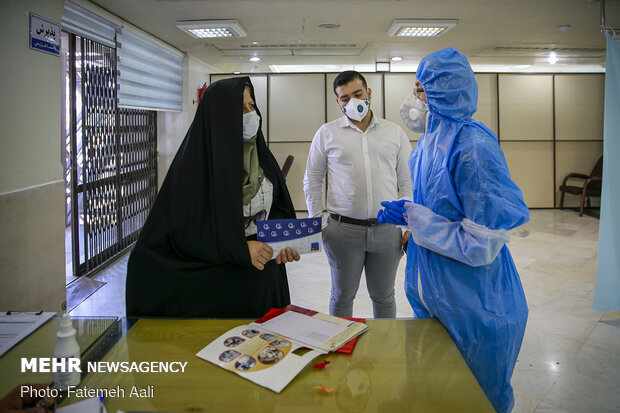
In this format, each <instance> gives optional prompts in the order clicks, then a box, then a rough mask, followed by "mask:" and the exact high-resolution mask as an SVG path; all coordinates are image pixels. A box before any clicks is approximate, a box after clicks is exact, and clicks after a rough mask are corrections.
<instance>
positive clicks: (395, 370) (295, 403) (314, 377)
mask: <svg viewBox="0 0 620 413" xmlns="http://www.w3.org/2000/svg"><path fill="white" fill-rule="evenodd" d="M99 322H100V321H99ZM246 323H248V320H176V319H139V320H131V319H129V320H127V319H123V320H119V321H118V322H116V323H111V325H109V326H108V327H107V328H106V329H104V330H105V331H103V332H100V333H99V334H98V337H96V338H94V339H93V340H92V341H93V342H92V343H89V344H88V345H89V346H90V347H91V349H90V351H89V352H90V353H91V355H90V356H89V360H100V361H104V362H111V361H125V362H128V363H126V365H131V363H132V362H137V363H141V362H163V363H166V364H168V365H170V364H171V363H173V362H174V363H175V364H174V365H175V366H176V367H175V370H177V372H168V373H165V372H152V371H151V372H136V371H132V372H125V373H121V372H118V373H109V372H108V373H101V372H96V373H95V372H90V373H87V372H86V371H84V377H83V379H82V382H81V384H80V386H79V387H78V389H94V391H96V390H97V389H107V390H108V391H109V392H108V393H109V394H108V397H107V398H106V399H105V406H106V409H107V411H108V412H116V411H117V410H123V411H154V412H155V411H160V412H229V411H230V412H244V411H247V412H256V411H259V412H318V411H333V412H384V411H385V412H405V411H407V412H411V411H414V412H442V413H445V412H493V411H494V410H493V408H492V406H491V404H490V402H489V401H488V399H487V398H486V396H485V395H484V393H483V391H482V389H481V388H480V385H479V384H478V382H477V381H476V379H475V378H474V376H473V374H472V373H471V371H470V370H469V368H468V367H467V365H466V364H465V361H464V360H463V358H462V357H461V355H460V353H459V351H458V350H457V348H456V346H455V345H454V342H453V341H452V339H451V338H450V336H449V335H448V333H447V331H446V330H445V329H444V328H443V326H442V325H441V324H440V323H439V322H438V321H437V320H432V319H395V320H368V321H367V322H366V324H367V325H368V327H369V330H368V331H367V332H366V333H364V334H363V335H362V336H360V338H359V340H358V342H357V345H356V347H355V350H354V351H353V353H352V354H340V353H330V354H327V355H325V356H319V357H317V358H316V359H315V360H314V361H313V362H311V363H310V364H309V365H308V366H306V368H305V369H304V370H302V371H301V372H300V373H299V374H298V375H297V376H296V377H295V378H294V379H293V380H292V381H291V383H290V384H289V385H288V386H287V387H285V388H284V390H283V391H282V392H281V393H279V394H278V393H274V392H272V391H271V390H268V389H265V388H263V387H260V386H258V385H256V384H254V383H252V382H250V381H248V380H245V379H243V378H241V377H239V376H238V375H236V374H234V373H231V372H229V371H226V370H224V369H222V368H220V367H218V366H215V365H213V364H211V363H208V362H206V361H204V360H202V359H199V358H198V357H196V355H195V354H196V353H197V352H198V351H200V350H201V349H202V348H203V347H204V346H206V345H207V344H209V343H210V342H211V341H213V340H214V339H216V338H217V337H218V336H220V335H221V334H223V333H225V332H226V331H228V330H230V329H231V328H233V327H236V326H238V325H242V324H246ZM48 324H49V323H48ZM74 324H75V322H74ZM112 324H115V326H114V325H112ZM84 326H86V324H84ZM44 327H46V326H44ZM78 327H79V325H78ZM48 330H49V331H43V328H42V329H40V330H39V331H37V332H36V333H35V334H37V335H36V336H35V334H33V335H32V336H30V337H28V338H27V339H26V340H24V341H23V342H22V343H20V345H18V346H17V347H16V348H14V349H13V350H11V351H10V352H9V353H7V354H6V355H5V356H4V357H2V358H0V368H2V370H1V371H2V372H3V373H2V375H3V376H4V375H6V373H7V372H8V371H11V370H10V369H14V368H15V367H14V366H13V364H11V363H9V360H13V359H14V357H16V354H17V353H19V354H25V350H20V348H22V347H23V348H28V347H30V346H32V345H33V343H31V341H32V340H33V339H35V340H40V341H42V342H43V341H44V342H46V343H47V342H48V341H51V342H52V346H51V350H49V351H53V343H54V342H55V338H54V334H55V331H56V330H54V328H53V326H51V327H50V328H49V329H48ZM95 335H97V334H95ZM43 336H46V337H43ZM48 336H49V337H48ZM78 337H79V335H78ZM83 337H84V336H83ZM38 351H39V353H37V354H36V355H31V356H30V357H36V356H39V354H40V353H41V349H39V350H38ZM45 351H48V350H45ZM13 352H15V353H16V354H12V353H13ZM49 354H51V353H47V354H46V355H45V356H49ZM7 357H8V358H7ZM83 357H84V356H83ZM5 359H6V360H5ZM323 360H327V361H329V362H330V363H329V364H327V366H326V367H325V368H323V369H315V368H313V364H314V363H317V362H321V361H323ZM184 363H187V364H184ZM104 364H106V365H109V363H104ZM151 364H153V363H151ZM158 364H159V363H154V364H153V365H158ZM134 365H135V364H134ZM180 365H184V368H183V371H180V369H179V368H178V366H180ZM82 366H84V358H83V361H82ZM7 369H9V370H7ZM18 371H19V370H17V372H18ZM32 375H34V377H32ZM12 376H14V377H11V380H6V379H5V378H4V377H3V379H2V381H1V382H0V383H1V384H2V385H3V387H2V390H4V393H6V392H7V391H8V390H10V388H12V387H14V385H15V384H17V383H21V382H32V381H33V380H34V381H37V382H50V381H51V377H48V376H45V377H43V375H42V374H40V373H38V376H37V374H34V373H32V374H31V376H29V377H26V376H25V375H22V374H13V375H12ZM9 384H10V386H9ZM317 386H322V387H323V388H324V389H326V390H327V391H328V392H323V391H319V390H317V388H316V387H317ZM329 390H331V391H329ZM79 400H80V399H79V398H78V397H76V394H73V395H72V396H71V397H68V398H66V399H65V400H63V402H62V403H61V406H65V405H69V404H72V403H74V402H77V401H79Z"/></svg>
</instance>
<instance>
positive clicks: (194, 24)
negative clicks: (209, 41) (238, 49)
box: [176, 20, 247, 39]
mask: <svg viewBox="0 0 620 413" xmlns="http://www.w3.org/2000/svg"><path fill="white" fill-rule="evenodd" d="M176 26H177V27H178V28H179V29H181V30H183V31H184V32H187V33H189V35H190V36H192V37H196V38H198V39H205V38H218V37H246V36H247V33H246V32H245V29H244V28H243V27H242V26H241V24H239V22H238V21H237V20H186V21H178V22H176Z"/></svg>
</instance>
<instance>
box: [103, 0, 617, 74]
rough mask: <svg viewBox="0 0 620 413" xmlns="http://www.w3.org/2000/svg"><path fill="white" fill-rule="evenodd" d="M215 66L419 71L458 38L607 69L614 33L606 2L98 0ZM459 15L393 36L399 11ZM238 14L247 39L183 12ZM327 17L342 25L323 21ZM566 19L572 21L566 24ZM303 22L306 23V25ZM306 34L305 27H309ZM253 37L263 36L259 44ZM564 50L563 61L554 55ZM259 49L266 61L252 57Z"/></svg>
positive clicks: (525, 62)
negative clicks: (195, 33)
mask: <svg viewBox="0 0 620 413" xmlns="http://www.w3.org/2000/svg"><path fill="white" fill-rule="evenodd" d="M91 1H92V2H93V3H95V4H97V5H98V6H99V7H101V8H103V9H106V10H107V11H109V12H111V13H113V14H115V15H116V16H118V17H120V18H122V19H123V20H125V21H127V22H129V23H131V24H133V25H135V26H137V27H139V28H141V29H142V30H144V31H146V32H148V33H150V34H152V35H153V36H155V37H158V38H160V39H161V40H163V41H165V42H167V43H169V44H170V45H172V46H174V47H176V48H178V49H180V50H182V51H184V52H188V53H190V54H191V55H194V56H196V57H197V58H199V59H201V60H203V61H205V62H206V63H208V64H210V65H211V66H213V67H214V69H215V70H216V71H219V72H226V73H230V72H233V71H241V72H244V73H250V72H272V71H291V70H293V71H312V70H319V71H339V70H342V69H344V68H357V69H358V70H362V71H371V70H374V64H375V62H376V61H387V60H389V59H390V58H391V57H392V56H401V57H402V58H403V60H402V61H400V62H393V63H392V71H414V70H415V68H416V67H417V64H418V62H419V61H420V59H421V58H422V57H424V56H425V55H426V54H428V53H431V52H433V51H436V50H439V49H441V48H444V47H448V46H453V47H456V48H457V49H458V50H459V51H461V52H463V53H465V54H466V55H467V56H468V58H469V60H470V62H471V64H472V66H474V69H475V70H477V71H602V70H603V68H604V63H605V36H604V34H603V33H601V31H600V22H601V18H600V2H599V1H598V0H91ZM605 4H606V23H607V25H609V26H612V27H615V28H616V29H619V28H620V1H618V0H606V2H605ZM404 18H427V19H458V24H457V25H456V27H454V28H453V29H451V30H449V31H448V32H446V33H445V34H443V35H441V36H439V37H437V38H428V39H427V38H424V39H404V38H393V37H389V36H388V35H387V29H388V27H389V26H390V24H391V22H392V20H394V19H404ZM202 19H236V20H238V21H239V22H240V23H241V25H242V26H243V27H244V28H245V30H246V31H247V33H248V35H247V37H243V38H229V39H195V38H193V37H191V36H190V35H189V34H187V33H185V32H182V31H181V30H179V29H178V28H177V27H176V26H175V22H176V21H178V20H202ZM321 23H337V24H340V27H339V28H338V29H321V28H319V27H318V26H319V24H321ZM561 25H570V26H571V29H570V30H569V31H567V32H562V31H560V30H559V27H560V26H561ZM302 28H303V29H302ZM302 33H303V34H302ZM252 42H258V43H257V44H252ZM551 50H556V53H557V56H558V57H559V58H560V60H559V61H558V63H556V64H555V65H550V64H549V63H548V62H547V61H546V59H547V57H548V55H549V52H550V51H551ZM252 54H257V55H259V56H260V57H261V61H260V62H256V63H253V62H250V61H248V57H249V56H250V55H252Z"/></svg>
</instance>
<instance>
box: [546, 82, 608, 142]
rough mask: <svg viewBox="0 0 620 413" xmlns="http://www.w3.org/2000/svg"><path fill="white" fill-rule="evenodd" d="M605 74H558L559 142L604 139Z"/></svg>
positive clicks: (556, 113) (556, 98)
mask: <svg viewBox="0 0 620 413" xmlns="http://www.w3.org/2000/svg"><path fill="white" fill-rule="evenodd" d="M604 76H605V75H603V74H575V75H561V74H558V75H555V137H556V139H557V140H589V139H593V140H600V139H603V108H604V100H605V99H604V96H605V77H604Z"/></svg>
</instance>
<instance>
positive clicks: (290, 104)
mask: <svg viewBox="0 0 620 413" xmlns="http://www.w3.org/2000/svg"><path fill="white" fill-rule="evenodd" d="M269 93H270V96H269V115H270V123H269V141H270V142H278V141H280V142H282V141H288V142H290V141H298V142H310V141H312V138H313V137H314V134H315V132H316V131H317V129H318V128H319V127H320V126H321V125H322V124H323V123H325V76H324V74H323V73H318V74H314V73H312V74H275V75H270V79H269Z"/></svg>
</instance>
